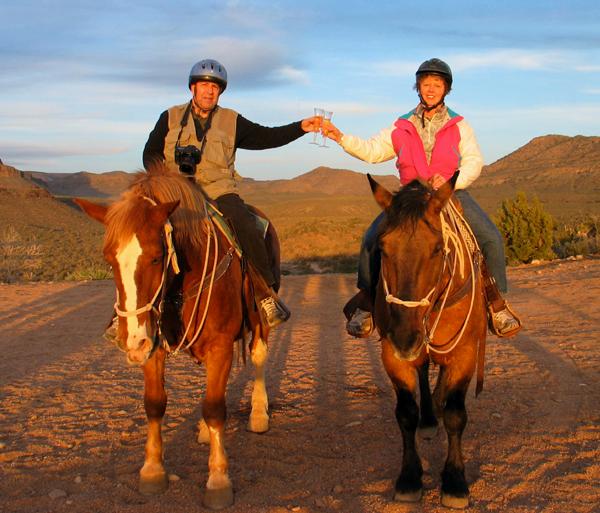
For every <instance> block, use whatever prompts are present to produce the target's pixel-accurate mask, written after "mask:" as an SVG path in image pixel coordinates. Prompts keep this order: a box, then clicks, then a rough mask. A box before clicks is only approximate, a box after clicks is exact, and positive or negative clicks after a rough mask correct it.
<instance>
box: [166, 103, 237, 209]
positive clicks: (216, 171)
mask: <svg viewBox="0 0 600 513" xmlns="http://www.w3.org/2000/svg"><path fill="white" fill-rule="evenodd" d="M188 105H189V103H184V104H182V105H176V106H174V107H171V108H170V109H169V132H168V133H167V136H166V137H165V149H164V157H165V162H166V163H167V165H168V166H169V167H170V168H172V169H173V170H177V171H178V170H179V166H178V165H177V164H175V145H176V144H177V137H179V132H180V131H181V136H180V137H179V146H187V145H189V144H192V145H194V146H196V148H198V149H200V147H201V146H202V144H201V142H200V141H198V138H197V137H196V127H195V126H194V120H193V119H192V114H191V113H190V115H189V116H188V119H187V123H186V124H185V126H184V127H183V129H182V127H181V120H182V118H183V116H184V114H185V111H186V109H187V107H188ZM237 116H238V114H237V112H235V111H233V110H230V109H223V108H221V107H218V106H217V107H216V109H215V111H214V114H213V117H212V121H211V125H210V129H209V130H208V132H207V134H206V145H205V147H204V153H203V154H202V160H201V161H200V164H198V166H197V168H196V181H197V182H198V183H199V184H200V185H202V187H203V189H204V191H205V192H206V194H208V196H209V197H210V198H213V199H216V198H218V197H219V196H222V195H223V194H227V193H236V194H237V183H236V180H237V179H239V175H238V174H237V172H236V170H235V131H236V124H237Z"/></svg>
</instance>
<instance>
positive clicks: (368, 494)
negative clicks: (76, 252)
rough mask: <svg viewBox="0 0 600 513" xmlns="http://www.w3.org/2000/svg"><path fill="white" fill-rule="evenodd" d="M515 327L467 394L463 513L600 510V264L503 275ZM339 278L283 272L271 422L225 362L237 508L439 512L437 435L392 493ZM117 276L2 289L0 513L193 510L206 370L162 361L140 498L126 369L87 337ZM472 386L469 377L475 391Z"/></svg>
mask: <svg viewBox="0 0 600 513" xmlns="http://www.w3.org/2000/svg"><path fill="white" fill-rule="evenodd" d="M509 276H510V279H511V284H512V290H513V291H512V294H511V296H510V299H511V301H512V304H513V306H514V307H515V308H516V310H518V311H519V312H520V313H521V314H522V316H523V318H524V321H525V323H526V328H527V329H526V330H524V331H523V332H522V333H521V334H520V335H519V336H518V337H517V338H516V340H515V341H510V342H508V341H501V340H498V339H496V338H495V337H490V338H489V339H488V355H487V362H486V382H485V389H484V392H483V393H482V394H481V395H480V396H479V398H477V399H475V398H474V394H473V392H472V389H471V392H470V393H469V398H468V410H469V424H468V426H467V430H466V432H465V436H464V454H465V459H466V472H467V479H468V481H469V483H470V486H471V505H470V507H469V508H468V509H467V510H466V511H468V512H484V511H491V512H519V513H521V512H522V513H526V512H527V513H531V512H545V513H546V512H547V513H550V512H552V513H555V512H556V513H558V512H560V513H584V512H598V511H600V443H599V442H600V407H599V400H598V398H599V397H600V372H599V370H600V322H599V305H600V299H599V297H600V260H598V259H587V260H582V261H569V262H553V263H548V264H543V265H539V266H527V267H522V268H515V269H511V270H510V273H509ZM353 281H354V279H353V277H352V276H349V275H320V276H317V275H313V276H294V277H287V278H286V279H285V281H284V292H283V296H284V297H285V298H286V300H287V301H288V303H289V305H290V306H291V307H292V310H293V318H292V320H290V322H288V323H287V324H286V325H285V326H283V327H281V328H280V329H278V330H277V332H276V333H274V336H273V337H272V340H271V344H270V367H269V371H268V378H269V379H268V390H269V393H270V397H271V413H272V424H271V430H270V431H269V432H268V433H267V434H264V435H255V434H252V433H248V432H246V431H245V425H246V419H247V416H248V413H249V399H250V397H249V390H250V383H251V381H250V380H251V378H252V369H251V365H249V366H248V367H246V368H244V367H243V366H241V365H239V366H237V367H235V368H234V369H233V371H232V375H231V378H230V384H229V389H228V408H229V419H228V425H227V434H226V445H227V450H228V453H229V456H230V470H231V477H232V479H233V483H234V488H235V492H236V497H235V498H236V502H235V505H234V506H233V507H231V508H229V509H228V510H227V511H229V512H232V513H234V512H235V513H237V512H244V513H254V512H264V513H282V512H285V511H294V512H301V513H302V512H342V513H363V512H364V513H371V512H382V513H390V512H408V511H410V512H412V511H415V512H421V511H423V512H425V511H427V512H440V511H445V510H444V508H442V507H441V506H440V503H439V500H440V496H439V495H440V494H439V485H440V477H439V474H440V471H441V467H442V464H443V460H444V457H445V434H444V433H443V431H441V432H440V433H438V435H437V438H435V439H434V440H431V441H425V440H419V446H420V451H421V454H422V457H423V461H424V468H425V487H426V490H425V495H424V498H423V500H422V502H421V503H420V504H418V505H414V506H410V507H409V506H404V505H400V504H396V503H393V502H392V501H391V497H392V495H393V480H394V479H395V478H396V475H397V472H398V469H399V462H400V457H401V440H400V433H399V430H398V427H397V425H396V422H395V420H394V416H393V407H394V398H393V394H392V390H391V386H390V383H389V381H388V378H387V376H386V375H385V372H384V371H383V368H382V365H381V362H380V357H379V344H378V342H377V340H376V339H375V338H373V339H371V340H367V341H364V340H362V341H356V340H352V339H350V338H349V337H347V336H346V334H345V332H344V322H343V318H342V315H341V313H340V310H341V306H342V304H343V302H344V300H345V298H347V297H348V296H349V295H350V294H351V293H352V292H353V289H354V287H353ZM113 295H114V291H113V286H112V282H87V283H41V284H28V285H0V325H1V326H2V328H3V332H4V336H3V337H2V339H1V342H0V348H1V350H2V359H1V361H0V511H1V512H3V513H4V512H44V513H46V512H61V511H65V512H66V511H68V512H71V513H90V512H144V513H155V512H161V513H163V512H164V513H179V512H182V513H183V512H185V513H192V512H196V511H204V510H203V508H202V506H201V498H202V493H203V492H202V488H203V485H204V482H205V479H206V473H207V456H208V449H207V447H206V446H200V445H198V444H197V443H196V441H195V424H196V422H197V420H198V419H199V416H200V400H199V398H200V393H201V391H202V387H203V376H204V374H203V373H204V371H203V369H202V367H199V366H197V365H195V364H193V363H192V361H191V359H189V358H188V357H187V356H186V355H179V356H178V357H176V358H173V359H170V360H169V363H168V369H167V387H168V392H169V407H168V410H167V416H166V417H165V422H164V425H165V439H166V444H165V445H166V466H167V470H168V472H169V473H171V474H172V476H171V478H172V479H173V481H172V482H171V485H170V488H169V490H168V491H167V492H166V493H165V494H164V495H162V496H157V497H144V496H142V495H140V494H139V493H138V492H137V490H136V487H137V479H138V470H139V468H140V466H141V464H142V460H143V446H144V441H145V415H144V410H143V406H142V401H141V397H142V379H141V372H140V370H139V369H138V368H135V367H134V368H131V367H128V366H127V365H126V364H125V361H124V357H123V355H122V354H121V353H119V352H118V350H117V349H115V348H114V347H113V346H111V345H109V344H108V343H106V342H104V341H103V340H102V339H101V337H100V333H101V331H102V327H103V324H104V322H105V320H106V316H107V314H108V312H109V311H110V306H111V303H112V301H113ZM472 388H473V387H472Z"/></svg>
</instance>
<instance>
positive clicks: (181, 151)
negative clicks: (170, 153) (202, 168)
mask: <svg viewBox="0 0 600 513" xmlns="http://www.w3.org/2000/svg"><path fill="white" fill-rule="evenodd" d="M199 163H200V150H199V149H198V148H196V147H195V146H193V145H191V144H190V145H189V146H175V164H177V165H178V166H179V171H181V172H182V173H183V174H185V175H194V174H196V166H197V165H198V164H199Z"/></svg>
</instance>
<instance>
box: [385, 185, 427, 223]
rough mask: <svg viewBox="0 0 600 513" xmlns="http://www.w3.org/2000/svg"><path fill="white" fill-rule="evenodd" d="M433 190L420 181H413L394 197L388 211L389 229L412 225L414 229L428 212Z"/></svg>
mask: <svg viewBox="0 0 600 513" xmlns="http://www.w3.org/2000/svg"><path fill="white" fill-rule="evenodd" d="M430 199H431V188H430V187H429V186H428V185H426V184H424V183H423V182H421V181H420V180H413V181H412V182H410V183H409V184H407V185H405V186H404V187H402V188H401V189H400V190H399V191H398V192H397V193H396V194H394V195H393V196H392V203H391V205H390V207H389V208H388V210H387V215H386V219H387V223H386V227H387V229H392V228H399V227H401V226H402V225H405V224H408V223H410V224H411V225H412V227H413V229H414V227H415V226H416V224H417V222H418V221H419V219H422V218H423V216H424V215H425V212H426V211H427V204H428V203H429V200H430Z"/></svg>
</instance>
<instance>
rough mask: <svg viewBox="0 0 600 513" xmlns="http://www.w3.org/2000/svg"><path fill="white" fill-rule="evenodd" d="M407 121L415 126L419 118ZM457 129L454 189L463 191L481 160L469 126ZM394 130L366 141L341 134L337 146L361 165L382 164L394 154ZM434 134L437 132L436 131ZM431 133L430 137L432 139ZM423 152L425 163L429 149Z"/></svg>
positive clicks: (461, 123)
mask: <svg viewBox="0 0 600 513" xmlns="http://www.w3.org/2000/svg"><path fill="white" fill-rule="evenodd" d="M413 118H414V120H413ZM410 121H411V122H412V123H413V124H414V125H415V126H416V123H418V122H420V118H417V117H416V116H414V115H413V116H411V118H410ZM457 126H458V129H459V132H460V143H459V146H458V151H459V153H460V174H459V175H458V180H457V182H456V186H455V187H456V189H466V188H467V187H468V186H469V185H471V184H472V183H473V182H474V181H475V180H476V179H477V178H478V177H479V175H480V174H481V168H482V167H483V157H482V155H481V150H480V149H479V144H478V143H477V139H476V138H475V133H474V132H473V129H472V128H471V125H469V124H468V123H467V122H466V121H465V120H464V119H462V120H461V121H459V122H458V123H457ZM440 128H441V126H440ZM395 129H396V127H395V126H394V125H392V126H390V127H389V128H384V129H383V130H381V131H380V132H379V133H378V134H376V135H374V136H373V137H371V138H369V139H361V138H360V137H356V136H354V135H349V134H344V135H343V137H342V140H341V141H340V145H341V146H342V148H343V149H344V151H345V152H346V153H348V154H350V155H352V156H353V157H356V158H358V159H360V160H363V161H364V162H369V163H371V164H377V163H379V162H386V161H388V160H392V159H393V158H395V157H396V152H395V151H394V146H393V144H392V132H393V131H394V130H395ZM435 133H437V130H436V131H435ZM435 133H434V134H433V135H434V136H435ZM422 139H423V137H422ZM433 140H435V138H433ZM423 143H424V146H429V145H428V144H426V143H427V141H423ZM431 147H433V146H431ZM427 153H428V155H427V157H428V161H429V158H430V156H431V150H430V151H429V152H427Z"/></svg>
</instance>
